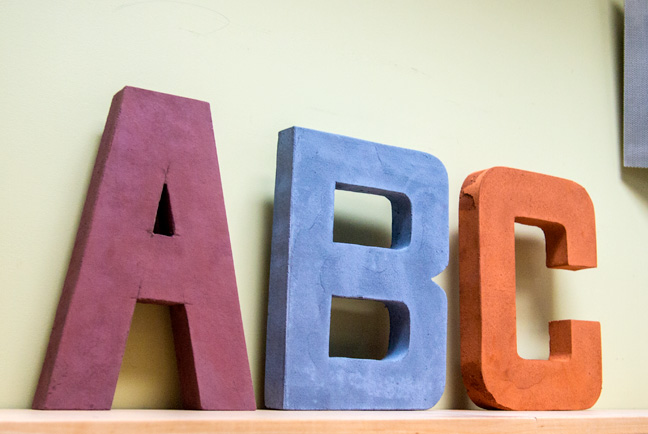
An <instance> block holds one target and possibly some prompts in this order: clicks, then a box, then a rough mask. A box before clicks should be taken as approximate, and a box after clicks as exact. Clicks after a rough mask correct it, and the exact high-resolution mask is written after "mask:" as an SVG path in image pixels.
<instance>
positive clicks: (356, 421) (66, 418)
mask: <svg viewBox="0 0 648 434" xmlns="http://www.w3.org/2000/svg"><path fill="white" fill-rule="evenodd" d="M207 432H209V433H281V434H290V433H335V434H346V433H349V434H351V433H390V434H392V433H394V434H396V433H419V434H423V433H435V434H436V433H444V434H445V433H451V434H463V433H480V434H484V433H493V434H509V433H510V434H512V433H525V434H528V433H578V434H584V433H587V434H598V433H613V434H626V433H628V434H629V433H642V434H645V433H648V410H587V411H574V412H526V411H525V412H505V411H468V410H430V411H391V412H388V411H273V410H257V411H254V412H233V411H224V412H215V411H184V410H111V411H38V410H0V433H2V434H4V433H12V434H18V433H30V434H31V433H48V434H58V433H75V434H78V433H92V434H103V433H120V434H121V433H137V434H148V433H151V434H164V433H176V434H177V433H207Z"/></svg>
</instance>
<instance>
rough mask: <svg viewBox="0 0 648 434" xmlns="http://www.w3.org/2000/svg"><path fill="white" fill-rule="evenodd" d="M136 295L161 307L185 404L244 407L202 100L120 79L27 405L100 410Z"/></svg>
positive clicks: (236, 326) (244, 368)
mask: <svg viewBox="0 0 648 434" xmlns="http://www.w3.org/2000/svg"><path fill="white" fill-rule="evenodd" d="M137 301H140V302H145V303H157V304H165V305H169V306H170V310H171V321H172V327H173V335H174V341H175V349H176V356H177V359H178V370H179V376H180V382H181V387H182V399H183V404H184V407H185V408H190V409H203V410H253V409H254V408H255V404H254V395H253V390H252V381H251V377H250V369H249V365H248V359H247V352H246V348H245V340H244V336H243V325H242V322H241V312H240V308H239V303H238V294H237V290H236V280H235V276H234V264H233V261H232V252H231V247H230V240H229V233H228V228H227V219H226V216H225V204H224V202H223V192H222V187H221V182H220V173H219V170H218V160H217V157H216V145H215V143H214V133H213V130H212V123H211V115H210V111H209V104H207V103H205V102H202V101H196V100H191V99H186V98H180V97H176V96H172V95H166V94H161V93H157V92H150V91H146V90H142V89H136V88H132V87H126V88H124V89H123V90H122V91H121V92H119V93H118V94H117V95H115V97H114V99H113V103H112V106H111V109H110V114H109V115H108V121H107V123H106V128H105V130H104V134H103V138H102V140H101V145H100V148H99V153H98V156H97V161H96V163H95V168H94V173H93V175H92V179H91V181H90V188H89V190H88V196H87V199H86V203H85V207H84V209H83V214H82V217H81V223H80V226H79V231H78V234H77V239H76V243H75V246H74V251H73V253H72V259H71V262H70V266H69V269H68V273H67V277H66V280H65V285H64V287H63V293H62V295H61V300H60V302H59V307H58V311H57V313H56V318H55V321H54V328H53V330H52V335H51V337H50V342H49V347H48V348H47V354H46V357H45V363H44V365H43V370H42V372H41V377H40V380H39V383H38V388H37V390H36V394H35V397H34V402H33V408H35V409H110V407H111V404H112V400H113V395H114V392H115V386H116V384H117V378H118V376H119V369H120V365H121V360H122V356H123V354H124V349H125V346H126V339H127V337H128V330H129V327H130V322H131V317H132V315H133V311H134V308H135V303H136V302H137Z"/></svg>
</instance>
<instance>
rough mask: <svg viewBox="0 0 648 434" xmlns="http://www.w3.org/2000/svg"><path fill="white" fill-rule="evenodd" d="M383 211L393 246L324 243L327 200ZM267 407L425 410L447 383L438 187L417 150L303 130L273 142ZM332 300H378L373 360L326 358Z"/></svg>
mask: <svg viewBox="0 0 648 434" xmlns="http://www.w3.org/2000/svg"><path fill="white" fill-rule="evenodd" d="M336 188H337V189H342V190H349V191H355V192H361V193H367V194H380V195H383V196H385V197H387V198H388V199H389V200H390V201H391V204H392V247H391V248H381V247H368V246H361V245H355V244H345V243H336V242H333V220H334V193H335V190H336ZM272 237H273V238H272V258H271V265H270V294H269V305H268V335H267V344H266V378H265V403H266V406H268V407H270V408H277V409H318V410H324V409H424V408H429V407H432V406H433V405H434V404H435V403H436V402H437V401H438V399H439V398H440V397H441V394H442V392H443V388H444V384H445V354H446V320H447V303H446V296H445V293H444V292H443V290H442V289H441V288H439V287H438V286H437V285H436V284H435V283H434V282H432V281H431V278H432V277H434V276H436V275H437V274H438V273H440V272H441V271H442V270H443V269H444V268H445V267H446V265H447V262H448V180H447V174H446V171H445V168H444V166H443V164H441V162H440V161H439V160H437V159H436V158H435V157H433V156H431V155H429V154H425V153H422V152H416V151H412V150H407V149H400V148H395V147H391V146H385V145H379V144H375V143H370V142H366V141H362V140H357V139H352V138H349V137H343V136H338V135H333V134H327V133H322V132H318V131H312V130H307V129H303V128H291V129H288V130H285V131H282V132H281V133H280V135H279V145H278V152H277V178H276V186H275V205H274V222H273V236H272ZM333 296H337V297H347V298H364V299H373V300H379V301H382V302H383V303H384V304H385V305H386V306H387V307H388V310H389V314H390V342H389V349H388V352H387V356H386V357H385V358H384V359H382V360H371V359H351V358H343V357H329V331H330V315H331V299H332V297H333Z"/></svg>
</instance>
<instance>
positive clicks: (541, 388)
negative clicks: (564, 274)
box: [459, 167, 601, 410]
mask: <svg viewBox="0 0 648 434" xmlns="http://www.w3.org/2000/svg"><path fill="white" fill-rule="evenodd" d="M515 222H518V223H522V224H526V225H533V226H538V227H540V228H541V229H542V230H543V231H544V234H545V239H546V251H547V267H550V268H562V269H566V270H581V269H583V268H592V267H596V231H595V224H594V207H593V206H592V201H591V200H590V197H589V195H588V194H587V192H586V191H585V189H584V188H583V187H581V186H580V185H578V184H576V183H575V182H572V181H568V180H566V179H561V178H555V177H552V176H547V175H541V174H538V173H532V172H525V171H522V170H516V169H509V168H504V167H495V168H492V169H488V170H484V171H482V172H477V173H473V174H472V175H470V176H468V178H466V180H465V181H464V184H463V187H462V189H461V197H460V202H459V270H460V273H459V274H460V287H461V289H460V300H461V304H460V311H461V371H462V374H463V380H464V384H465V386H466V389H467V390H468V395H469V396H470V399H472V400H473V401H474V402H475V404H477V405H479V406H480V407H484V408H498V409H507V410H580V409H586V408H589V407H591V406H593V405H594V403H595V402H596V400H597V399H598V397H599V395H600V393H601V329H600V324H599V323H598V322H591V321H574V320H566V321H552V322H550V323H549V336H550V356H549V360H526V359H523V358H521V357H520V356H519V355H518V353H517V337H516V318H515V235H514V223H515Z"/></svg>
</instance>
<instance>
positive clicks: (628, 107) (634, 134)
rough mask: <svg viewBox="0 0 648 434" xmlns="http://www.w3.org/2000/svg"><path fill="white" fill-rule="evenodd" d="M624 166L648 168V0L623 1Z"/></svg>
mask: <svg viewBox="0 0 648 434" xmlns="http://www.w3.org/2000/svg"><path fill="white" fill-rule="evenodd" d="M624 44H625V46H624V53H625V54H624V57H625V59H624V64H625V69H624V84H623V165H624V166H626V167H648V0H626V2H625V42H624Z"/></svg>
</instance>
